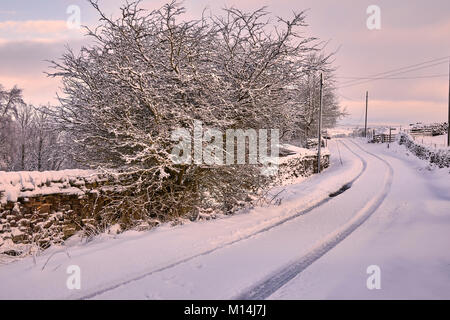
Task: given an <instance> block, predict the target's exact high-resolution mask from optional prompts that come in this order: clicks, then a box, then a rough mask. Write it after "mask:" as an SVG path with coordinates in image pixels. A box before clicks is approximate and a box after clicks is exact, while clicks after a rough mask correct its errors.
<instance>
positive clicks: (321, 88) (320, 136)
mask: <svg viewBox="0 0 450 320" xmlns="http://www.w3.org/2000/svg"><path fill="white" fill-rule="evenodd" d="M322 91H323V74H322V73H321V74H320V97H319V121H318V122H319V124H318V127H319V132H318V136H319V144H318V145H317V173H320V161H321V158H320V151H321V150H320V149H321V148H322Z"/></svg>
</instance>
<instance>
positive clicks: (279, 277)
mask: <svg viewBox="0 0 450 320" xmlns="http://www.w3.org/2000/svg"><path fill="white" fill-rule="evenodd" d="M351 142H352V143H353V144H355V145H356V146H357V147H358V148H359V149H361V150H362V151H364V152H365V153H367V154H369V155H371V156H373V157H375V158H376V159H378V160H380V161H381V162H383V163H384V164H385V165H386V167H387V171H386V173H385V177H384V184H383V188H382V190H381V191H380V192H379V193H378V194H377V195H376V196H375V197H374V198H372V199H371V200H370V201H369V202H368V203H367V204H366V205H365V206H364V207H363V208H362V209H360V210H359V211H358V212H357V213H356V215H355V216H353V218H352V219H350V221H348V222H347V223H346V224H344V225H343V226H342V227H340V228H339V229H337V230H336V231H334V232H333V233H331V234H329V235H328V236H327V237H325V239H323V240H321V241H320V242H319V243H317V244H316V245H315V246H314V247H313V248H312V249H311V250H310V251H309V253H307V254H306V255H304V256H303V257H302V258H300V259H298V260H296V261H294V262H292V263H291V264H289V265H288V266H286V267H284V268H282V269H280V270H278V271H276V272H274V273H272V274H271V275H270V276H268V277H266V278H265V279H264V280H262V281H261V282H259V283H257V284H256V285H254V286H252V287H250V288H249V289H247V290H245V291H244V292H242V293H241V294H239V295H238V296H237V297H235V298H234V299H237V300H263V299H266V298H268V297H269V296H270V295H272V294H273V293H274V292H275V291H277V290H278V289H280V288H281V287H282V286H284V285H285V284H286V283H288V282H289V281H291V280H292V279H294V278H295V277H296V276H297V275H299V274H300V273H301V272H302V271H303V270H305V269H306V268H307V267H308V266H310V265H311V264H312V263H314V262H315V261H316V260H318V259H320V258H321V257H322V256H323V255H324V254H325V253H327V252H328V251H330V250H331V249H333V248H334V247H335V246H336V245H337V244H339V243H340V242H341V241H342V240H344V239H345V238H347V237H348V236H349V235H350V234H351V233H352V232H353V231H355V230H356V229H357V228H358V227H359V226H361V225H362V224H363V223H364V222H365V221H366V220H367V219H368V218H369V217H370V216H371V215H372V214H373V213H374V212H375V211H376V210H377V209H378V208H379V207H380V205H381V204H382V203H383V201H384V199H385V198H386V196H387V195H388V193H389V191H390V189H391V185H392V179H393V176H394V170H393V168H392V166H391V165H390V164H389V163H388V162H387V161H386V160H384V159H383V158H381V157H379V156H377V155H375V154H373V153H371V152H369V151H367V150H365V149H363V148H362V147H361V146H359V145H358V144H356V143H354V142H353V141H351ZM344 145H345V144H344ZM346 147H347V148H348V146H346Z"/></svg>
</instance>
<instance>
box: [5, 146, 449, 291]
mask: <svg viewBox="0 0 450 320" xmlns="http://www.w3.org/2000/svg"><path fill="white" fill-rule="evenodd" d="M328 146H329V149H330V151H331V154H332V160H331V166H330V167H329V168H328V169H327V170H325V171H324V172H323V173H322V174H321V175H315V176H312V177H309V178H307V179H305V180H304V181H301V183H297V184H294V185H290V186H284V187H279V188H276V189H274V190H272V194H273V195H277V194H278V197H279V198H280V199H281V200H280V201H281V204H280V205H279V206H267V207H260V208H255V209H253V210H250V211H248V212H242V213H240V214H237V215H234V216H228V217H222V218H219V219H216V220H210V221H204V222H196V223H185V224H183V225H178V226H170V225H165V226H163V227H160V228H157V229H154V230H151V231H149V232H140V233H139V232H131V231H130V232H126V233H123V234H120V235H116V236H108V235H104V236H102V237H99V238H97V239H95V240H93V241H92V242H89V243H80V242H79V240H77V239H76V238H73V239H72V240H71V243H69V244H68V246H67V247H66V248H63V249H59V250H58V248H53V249H50V250H49V251H47V252H45V254H44V255H42V256H39V257H36V260H35V261H34V260H33V258H31V257H30V258H26V259H24V260H21V261H17V262H15V263H11V264H8V265H4V266H0V284H1V286H0V298H4V299H14V298H25V299H34V298H43V299H50V298H63V299H66V298H69V299H77V298H78V299H79V298H82V299H83V298H84V299H89V298H94V299H115V298H119V299H129V298H136V299H167V298H171V299H180V298H188V299H223V298H242V297H244V298H270V299H280V298H282V299H296V298H367V299H377V298H417V297H421V298H446V299H449V298H450V281H449V280H450V267H449V266H450V251H449V250H448V246H449V244H450V232H449V231H450V195H449V193H448V190H449V187H450V179H449V172H448V168H447V169H435V168H429V167H428V164H427V163H426V162H424V161H421V160H419V159H417V158H415V157H414V156H413V155H411V154H409V152H408V151H407V150H406V149H405V148H404V147H403V146H398V145H391V148H390V149H387V148H386V145H368V144H363V143H362V142H361V141H356V142H355V141H353V140H349V139H343V140H340V141H338V140H336V139H333V140H331V141H330V143H329V145H328ZM343 185H347V187H346V188H344V189H345V190H344V189H343V191H344V192H343V193H341V194H336V196H335V197H329V194H330V193H334V192H336V191H337V190H339V189H340V188H341V187H342V186H343ZM280 191H282V192H281V193H280ZM71 265H76V266H79V267H80V270H81V289H80V290H69V289H68V288H67V286H66V281H67V278H68V277H69V275H68V274H67V267H68V266H71ZM370 265H378V266H379V267H380V268H381V285H382V288H381V289H380V290H368V289H367V287H366V279H367V277H368V275H367V274H366V269H367V267H368V266H370Z"/></svg>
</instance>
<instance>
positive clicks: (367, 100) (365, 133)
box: [364, 91, 369, 138]
mask: <svg viewBox="0 0 450 320" xmlns="http://www.w3.org/2000/svg"><path fill="white" fill-rule="evenodd" d="M368 106H369V91H366V120H365V122H364V138H367V108H368Z"/></svg>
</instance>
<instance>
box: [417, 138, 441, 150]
mask: <svg viewBox="0 0 450 320" xmlns="http://www.w3.org/2000/svg"><path fill="white" fill-rule="evenodd" d="M411 139H412V140H413V141H414V142H415V143H417V144H421V145H423V146H425V147H428V148H430V149H431V150H438V149H447V135H440V136H434V137H432V136H419V135H414V136H411Z"/></svg>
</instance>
